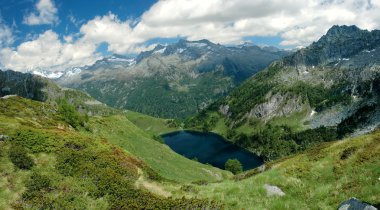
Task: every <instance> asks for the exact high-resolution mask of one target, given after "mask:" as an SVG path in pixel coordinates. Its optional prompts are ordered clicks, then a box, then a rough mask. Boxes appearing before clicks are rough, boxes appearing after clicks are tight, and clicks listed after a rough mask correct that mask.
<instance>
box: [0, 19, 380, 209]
mask: <svg viewBox="0 0 380 210" xmlns="http://www.w3.org/2000/svg"><path fill="white" fill-rule="evenodd" d="M379 72H380V31H379V30H373V31H367V30H361V29H359V28H358V27H356V26H333V27H332V28H330V29H329V30H328V31H327V33H326V34H325V35H324V36H322V37H321V38H320V39H319V40H317V41H315V42H313V43H312V44H311V45H309V46H308V47H305V48H302V49H299V50H297V51H294V52H290V51H283V50H278V49H276V48H272V47H258V46H252V45H250V44H244V45H240V46H232V47H229V46H222V45H218V44H214V43H211V42H209V41H207V40H200V41H186V40H180V41H179V42H178V43H175V44H170V45H157V46H156V47H155V49H153V50H151V51H147V52H142V53H141V54H139V55H138V56H137V57H134V58H132V57H127V56H123V55H112V56H109V57H106V58H103V59H101V60H99V61H97V62H96V63H95V64H93V65H91V66H84V67H76V68H73V69H71V70H69V71H65V72H61V73H59V72H58V73H57V72H56V73H54V74H52V73H51V72H49V71H43V70H36V72H34V74H32V73H33V72H32V73H21V72H15V71H12V70H6V71H0V186H1V187H0V209H30V208H32V209H250V208H252V206H254V207H255V208H257V209H337V208H339V210H340V209H344V208H348V207H347V206H350V205H351V207H352V206H361V207H362V208H363V209H365V208H367V209H368V208H369V209H376V208H378V207H379V200H380V197H379V195H380V193H379V189H380V183H379V180H378V175H379V167H378V166H379V164H380V158H379V157H380V142H379V140H380V131H379V130H378V127H379V125H380V106H379V102H380V95H379V93H380V74H379ZM36 74H37V75H36ZM49 78H51V79H49ZM56 83H58V84H59V85H58V84H56ZM60 85H61V86H65V87H61V86H60ZM128 109H130V110H128ZM131 110H133V111H131ZM134 111H139V112H144V113H147V114H149V115H153V116H149V115H145V114H141V113H138V112H134ZM154 116H161V117H164V118H176V119H163V118H155V117H154ZM178 119H182V120H183V121H179V120H178ZM184 129H189V130H198V131H204V132H214V133H217V134H220V135H222V136H224V137H225V138H226V140H228V141H231V142H232V143H234V144H236V145H238V146H240V147H243V148H245V149H247V150H248V151H250V152H252V153H255V154H256V155H258V156H260V158H262V159H263V160H264V164H263V165H262V166H260V167H258V168H255V169H252V170H248V171H245V172H241V173H237V174H232V173H231V172H230V171H227V170H223V169H219V168H215V167H213V166H211V165H209V164H202V163H200V162H198V161H197V160H196V159H193V160H191V159H187V158H185V157H184V156H181V155H179V154H177V153H175V152H174V151H173V150H171V149H170V148H169V147H168V146H167V145H166V144H164V142H163V139H162V138H161V135H162V134H164V133H169V132H173V131H178V130H184ZM190 149H192V148H190ZM194 149H195V148H194ZM353 197H354V198H353ZM358 199H360V200H361V201H363V202H361V201H360V200H358Z"/></svg>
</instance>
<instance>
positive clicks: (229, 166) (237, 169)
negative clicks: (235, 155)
mask: <svg viewBox="0 0 380 210" xmlns="http://www.w3.org/2000/svg"><path fill="white" fill-rule="evenodd" d="M224 168H225V169H226V170H228V171H231V172H232V173H233V174H238V173H241V172H242V171H243V166H242V165H241V163H240V161H239V160H237V159H228V160H227V161H226V164H225V166H224Z"/></svg>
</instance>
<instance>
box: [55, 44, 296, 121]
mask: <svg viewBox="0 0 380 210" xmlns="http://www.w3.org/2000/svg"><path fill="white" fill-rule="evenodd" d="M287 54H289V52H288V51H284V50H279V49H276V48H271V47H258V46H254V45H249V44H246V45H240V46H231V47H227V46H223V45H219V44H214V43H212V42H210V41H208V40H200V41H186V40H180V41H178V43H174V44H169V45H166V46H164V45H157V46H156V47H155V48H154V49H153V50H151V51H147V52H142V53H140V54H139V55H138V56H137V57H136V58H127V57H124V56H120V55H113V56H111V57H107V58H104V59H102V60H99V61H97V62H96V63H95V64H94V65H92V66H86V67H82V68H75V69H74V70H71V71H68V72H66V73H65V74H63V75H62V76H61V77H60V78H58V79H57V80H56V81H57V83H58V84H60V85H62V86H65V87H70V88H75V89H79V90H83V91H85V92H87V93H89V94H90V95H91V96H93V97H94V98H96V99H97V100H99V101H101V102H103V103H105V104H107V105H109V106H112V107H115V108H122V109H129V110H133V111H137V112H141V113H145V114H149V115H152V116H156V117H163V118H177V119H185V118H186V117H188V116H189V115H191V114H193V113H195V112H197V111H198V110H200V109H203V108H205V107H206V106H207V105H208V104H210V103H212V102H213V101H215V100H216V99H218V98H219V97H221V96H223V95H226V94H227V93H228V92H229V91H230V90H231V89H232V88H234V87H235V86H237V85H239V84H240V83H241V82H242V81H244V80H245V79H247V78H248V77H250V76H252V75H254V74H255V73H257V72H259V71H260V70H262V69H264V68H265V67H266V66H267V65H268V64H269V63H271V62H272V61H274V60H277V59H279V58H281V57H283V56H285V55H287Z"/></svg>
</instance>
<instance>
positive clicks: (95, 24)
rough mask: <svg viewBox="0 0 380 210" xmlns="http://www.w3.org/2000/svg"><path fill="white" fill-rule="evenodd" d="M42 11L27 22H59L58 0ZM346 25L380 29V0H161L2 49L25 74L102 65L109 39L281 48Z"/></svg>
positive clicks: (112, 42)
mask: <svg viewBox="0 0 380 210" xmlns="http://www.w3.org/2000/svg"><path fill="white" fill-rule="evenodd" d="M49 5H50V6H49ZM37 10H38V12H37V13H32V14H31V15H30V16H28V17H27V18H26V19H25V20H26V22H29V23H30V24H32V23H33V24H37V23H39V24H42V23H56V22H57V21H58V19H57V18H56V13H57V9H56V8H55V6H54V4H53V3H52V2H51V1H49V0H40V1H39V2H38V4H37ZM44 11H45V12H44ZM46 11H49V12H46ZM29 17H31V18H30V20H29ZM37 19H38V21H37ZM40 19H41V20H40ZM71 21H73V22H76V20H75V19H73V18H71ZM343 24H345V25H357V26H359V27H360V28H362V29H369V30H372V29H376V28H377V29H379V28H380V0H255V1H253V0H249V1H247V0H207V1H205V0H161V1H158V2H157V3H156V4H154V5H153V6H152V7H151V8H150V9H149V10H148V11H146V12H145V13H144V14H143V15H142V16H141V17H140V18H139V19H138V20H125V21H124V20H120V19H119V18H118V17H117V16H116V15H114V14H112V13H109V14H107V15H104V16H97V17H95V18H94V19H92V20H89V21H88V22H86V23H84V24H82V25H81V26H80V32H79V33H78V34H75V35H68V36H64V37H63V39H62V40H60V39H59V37H58V35H57V34H55V33H54V32H53V31H46V32H45V33H43V34H41V35H39V36H38V37H37V38H34V39H33V40H31V41H28V42H25V43H22V44H20V45H19V46H18V47H17V48H15V49H12V48H5V49H3V50H1V52H0V63H1V64H2V65H3V66H5V67H7V68H13V69H15V70H20V71H24V70H26V69H31V68H35V67H43V68H52V69H58V68H61V69H63V68H66V67H70V66H73V65H78V66H79V65H88V64H90V63H92V62H94V60H95V59H96V58H98V57H99V55H98V54H97V53H96V48H97V47H98V46H99V45H100V44H101V43H107V44H108V50H109V51H110V52H112V53H120V54H122V53H131V52H139V51H141V50H146V49H152V47H154V45H150V46H146V45H145V43H146V41H148V40H150V39H153V38H173V37H178V36H182V37H187V38H188V39H189V40H198V39H209V40H211V41H213V42H216V43H221V44H234V43H241V41H243V40H244V39H245V37H248V36H280V37H281V38H282V39H283V41H282V42H281V45H284V46H290V47H300V46H306V45H308V44H310V43H311V42H313V41H316V40H317V39H318V38H319V37H321V36H322V35H323V34H325V33H326V31H327V30H328V29H329V28H330V27H331V26H332V25H343ZM1 31H3V32H1ZM8 31H9V30H8V29H7V27H4V28H1V25H0V40H8V41H7V43H8V44H9V43H11V42H12V41H9V40H12V38H11V35H9V32H8ZM2 34H3V35H2ZM4 34H8V35H4ZM1 37H7V38H1ZM9 37H10V38H9ZM2 43H4V41H3V42H2Z"/></svg>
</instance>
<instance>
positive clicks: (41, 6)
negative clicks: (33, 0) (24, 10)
mask: <svg viewBox="0 0 380 210" xmlns="http://www.w3.org/2000/svg"><path fill="white" fill-rule="evenodd" d="M57 12H58V10H57V8H56V6H55V5H54V3H53V2H52V1H51V0H39V1H38V2H37V4H36V11H34V12H32V13H30V14H29V15H27V16H25V17H24V23H25V24H27V25H42V24H56V23H58V21H59V19H58V16H57Z"/></svg>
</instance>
